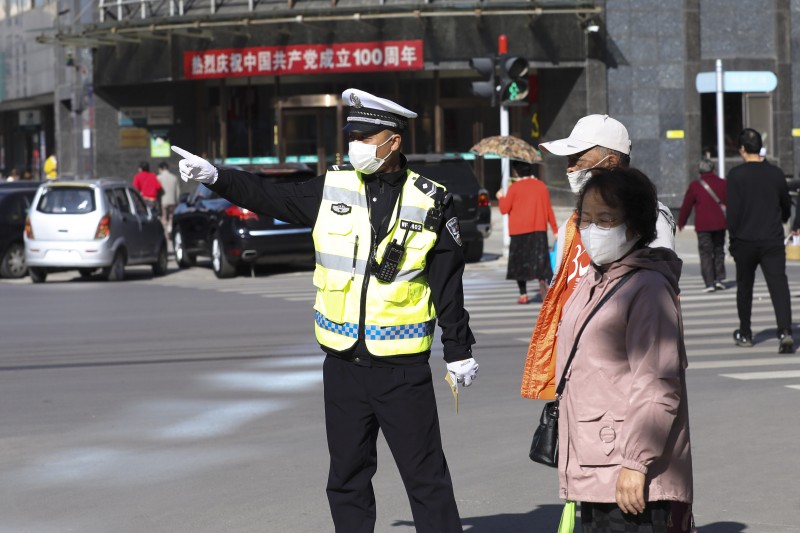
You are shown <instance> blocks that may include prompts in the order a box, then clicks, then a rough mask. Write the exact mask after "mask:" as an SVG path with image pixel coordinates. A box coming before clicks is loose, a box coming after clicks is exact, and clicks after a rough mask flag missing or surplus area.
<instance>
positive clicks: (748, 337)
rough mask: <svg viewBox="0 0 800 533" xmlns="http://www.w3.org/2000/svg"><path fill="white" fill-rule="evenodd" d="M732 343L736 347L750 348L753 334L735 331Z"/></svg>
mask: <svg viewBox="0 0 800 533" xmlns="http://www.w3.org/2000/svg"><path fill="white" fill-rule="evenodd" d="M733 342H735V343H736V346H744V347H747V348H750V347H752V346H753V334H752V333H742V330H740V329H737V330H736V331H734V332H733Z"/></svg>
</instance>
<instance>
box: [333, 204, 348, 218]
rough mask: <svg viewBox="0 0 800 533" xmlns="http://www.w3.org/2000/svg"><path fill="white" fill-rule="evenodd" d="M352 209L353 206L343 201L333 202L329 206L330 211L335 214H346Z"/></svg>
mask: <svg viewBox="0 0 800 533" xmlns="http://www.w3.org/2000/svg"><path fill="white" fill-rule="evenodd" d="M352 210H353V208H352V207H350V206H349V205H347V204H345V203H338V204H333V205H332V206H331V211H333V212H334V213H336V214H337V215H346V214H348V213H350V211H352Z"/></svg>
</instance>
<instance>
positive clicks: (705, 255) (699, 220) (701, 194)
mask: <svg viewBox="0 0 800 533" xmlns="http://www.w3.org/2000/svg"><path fill="white" fill-rule="evenodd" d="M698 170H699V171H700V176H699V177H698V178H697V179H696V180H694V181H693V182H691V183H690V184H689V188H688V190H687V191H686V196H684V197H683V205H682V206H681V212H680V214H679V215H678V230H680V231H683V227H684V226H685V225H686V221H687V220H688V219H689V214H690V213H691V212H692V209H693V208H694V229H695V231H696V232H697V248H698V251H699V252H700V270H701V272H702V275H703V281H704V282H705V284H706V288H705V289H704V291H705V292H714V291H715V290H717V289H719V290H722V289H724V288H725V283H724V282H725V229H726V228H727V223H726V221H725V204H726V202H727V194H726V187H725V180H723V179H722V178H720V177H719V176H717V175H716V174H715V173H714V162H713V161H711V160H710V159H707V158H703V159H701V160H700V163H699V164H698Z"/></svg>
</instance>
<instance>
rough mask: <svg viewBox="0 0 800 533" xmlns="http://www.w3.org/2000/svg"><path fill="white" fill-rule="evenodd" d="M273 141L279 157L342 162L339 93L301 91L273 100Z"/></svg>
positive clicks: (321, 164) (319, 167) (321, 168)
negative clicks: (299, 93) (274, 123)
mask: <svg viewBox="0 0 800 533" xmlns="http://www.w3.org/2000/svg"><path fill="white" fill-rule="evenodd" d="M274 108H275V114H276V117H275V122H276V132H275V142H276V144H277V146H276V148H277V153H278V154H279V157H280V159H281V160H282V161H286V162H301V163H307V164H309V165H310V166H313V165H314V164H316V165H317V171H318V173H319V174H323V173H324V172H325V168H326V167H327V166H328V165H334V164H340V163H342V157H343V156H344V154H345V151H344V150H345V144H344V136H343V133H342V127H343V126H344V115H343V113H344V110H343V106H342V102H341V98H340V97H339V95H335V94H321V95H302V96H292V97H288V98H279V99H277V100H276V102H275V106H274Z"/></svg>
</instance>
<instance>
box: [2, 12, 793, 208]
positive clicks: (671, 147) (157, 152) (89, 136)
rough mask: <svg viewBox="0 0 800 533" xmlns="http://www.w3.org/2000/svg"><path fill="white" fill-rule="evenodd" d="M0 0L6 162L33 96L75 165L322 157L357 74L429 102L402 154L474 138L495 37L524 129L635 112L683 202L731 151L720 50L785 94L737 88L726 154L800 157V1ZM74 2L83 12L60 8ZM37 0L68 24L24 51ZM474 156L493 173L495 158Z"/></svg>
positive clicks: (380, 88)
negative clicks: (478, 90) (41, 77)
mask: <svg viewBox="0 0 800 533" xmlns="http://www.w3.org/2000/svg"><path fill="white" fill-rule="evenodd" d="M3 1H5V6H6V9H5V11H0V17H2V19H0V27H2V28H3V37H2V38H0V43H1V44H0V45H2V47H3V48H2V54H3V55H2V58H3V61H2V62H0V64H2V65H3V67H2V68H0V125H1V126H2V128H3V129H2V130H0V131H2V142H0V146H3V147H4V148H3V149H4V150H5V154H6V155H5V160H0V168H3V166H4V164H5V166H6V167H7V166H8V164H9V162H11V161H12V160H13V164H15V165H30V164H32V163H33V162H34V160H33V152H32V150H31V149H27V150H28V151H27V152H26V151H25V150H22V149H20V148H19V146H18V145H19V143H20V142H21V141H20V140H19V139H20V137H19V132H21V131H27V130H23V128H24V127H30V126H23V125H21V124H19V120H20V118H19V117H20V115H19V112H20V111H26V110H35V109H39V110H40V112H41V116H42V117H43V118H42V120H41V124H40V126H39V127H40V130H41V134H40V136H39V137H37V139H39V142H40V143H41V142H42V141H41V139H44V144H45V145H44V147H40V149H39V154H40V155H39V157H41V153H44V152H46V151H48V149H49V147H51V146H53V145H55V146H56V147H57V150H58V154H59V161H60V163H61V169H62V172H63V173H64V174H66V175H74V176H98V177H105V176H115V177H131V176H132V175H133V173H134V172H135V170H136V167H137V165H138V162H139V161H141V160H149V161H151V163H153V164H155V163H157V162H159V161H161V160H164V159H165V158H168V157H169V156H170V153H169V150H168V148H169V145H170V144H177V145H180V146H182V147H184V148H187V149H189V150H192V151H194V152H196V153H198V154H204V155H205V156H206V157H208V158H210V159H213V160H215V161H219V162H223V163H229V164H232V163H243V162H274V161H287V160H289V161H305V162H308V163H309V164H310V165H312V166H313V165H317V167H318V168H319V169H320V171H322V169H323V168H324V166H325V165H326V164H331V163H334V162H340V161H341V160H342V158H343V156H344V155H345V154H346V143H345V142H344V139H343V136H342V135H341V134H340V133H339V130H340V128H341V126H342V123H343V122H342V121H343V117H344V116H345V113H346V110H345V109H343V108H342V106H341V103H340V102H339V98H338V95H340V94H341V92H342V90H344V89H346V88H348V87H358V88H361V89H364V90H367V91H370V92H374V93H376V94H380V95H384V96H386V97H388V98H392V99H396V100H397V101H399V102H401V103H402V104H403V105H405V106H407V107H409V108H410V109H413V110H415V111H417V112H418V113H419V117H418V118H417V119H415V120H413V121H412V125H411V129H410V133H409V136H408V138H407V139H406V141H405V146H404V150H405V151H406V152H409V153H427V152H454V153H467V152H468V150H469V148H470V147H471V146H472V145H473V144H474V143H475V142H477V141H478V140H480V139H481V138H482V137H485V136H489V135H495V134H498V133H499V129H500V121H499V110H498V108H493V107H491V106H490V103H489V101H488V100H487V99H483V98H478V97H476V96H474V95H472V93H471V82H473V81H477V80H479V79H480V77H479V76H478V74H477V73H476V72H475V71H474V70H472V69H471V68H470V65H469V60H470V58H473V57H482V56H489V55H493V54H495V53H496V52H497V43H498V38H499V36H500V35H505V36H506V37H507V40H508V51H509V53H510V54H512V55H515V56H522V57H524V58H525V59H527V60H528V62H529V65H530V72H529V80H528V81H529V85H530V88H531V90H530V92H529V95H528V97H527V98H526V99H525V100H524V102H523V104H524V105H521V106H518V107H513V108H511V109H510V119H511V120H510V130H511V133H512V134H514V135H517V136H519V137H521V138H523V139H525V140H527V141H529V142H531V143H532V144H537V143H539V142H542V141H544V140H549V139H555V138H559V137H562V136H566V135H567V134H569V131H570V129H571V128H572V126H573V125H574V123H575V122H576V121H577V119H579V118H580V117H581V116H583V115H586V114H589V113H608V114H610V115H612V116H614V117H615V118H618V119H619V120H621V121H622V122H623V123H624V124H625V125H626V126H627V127H628V130H629V132H630V134H631V138H632V140H633V152H632V164H633V165H635V166H637V167H639V168H641V169H642V170H644V171H645V172H646V173H647V174H648V175H649V176H650V177H651V178H652V179H653V180H654V182H655V183H656V184H657V186H658V189H659V195H660V197H661V199H662V201H663V202H664V203H666V204H668V205H670V206H678V205H679V204H680V201H681V199H682V195H683V192H684V190H685V187H686V184H687V183H688V181H690V180H691V179H693V178H694V177H695V176H696V172H695V168H696V162H697V159H698V158H699V157H700V156H701V155H702V154H703V153H710V154H711V156H712V158H713V157H715V156H716V153H717V150H716V118H715V117H716V107H715V100H714V94H710V93H709V94H701V93H699V92H698V90H697V88H696V86H695V78H696V76H697V74H698V73H701V72H707V71H713V70H714V63H715V60H716V59H721V60H722V61H723V65H724V68H725V69H726V70H735V71H769V72H772V73H774V74H775V75H777V78H778V84H777V87H776V88H775V89H774V90H773V91H771V92H767V93H761V92H755V91H754V92H737V93H733V92H731V93H726V94H725V113H724V116H725V119H726V121H725V139H726V151H727V155H728V158H727V161H726V163H727V167H728V168H729V167H730V166H731V165H732V164H735V163H736V162H737V160H736V153H735V139H736V134H738V131H739V130H740V129H741V128H742V127H744V126H752V127H755V128H756V129H758V130H759V131H761V132H762V133H763V134H764V137H765V139H766V144H767V146H768V158H769V159H770V160H772V161H774V162H775V163H776V164H779V165H780V166H781V167H782V168H783V169H784V171H785V172H786V173H787V174H793V173H794V171H795V165H796V163H797V161H796V160H797V158H798V156H799V155H800V151H798V150H797V148H798V147H797V138H796V137H793V135H792V132H793V131H795V132H796V133H798V135H800V132H798V131H797V130H795V129H794V127H795V125H798V126H800V69H796V68H794V67H793V61H792V59H793V58H795V57H796V56H797V54H798V50H799V49H800V48H798V46H800V41H798V37H800V0H765V1H764V2H762V3H761V4H760V5H759V7H758V9H755V8H753V7H752V5H751V4H752V3H747V2H738V1H736V2H730V1H727V0H702V1H701V0H594V1H581V2H578V1H571V0H539V1H531V0H483V1H475V0H471V1H456V0H449V1H446V2H445V1H438V0H383V1H381V2H376V1H369V0H280V1H277V0H262V1H260V2H255V1H254V0H236V1H222V2H221V1H219V0H210V2H203V3H191V2H185V1H184V0H167V1H164V2H155V1H151V0H117V1H109V0H94V1H93V2H91V3H88V4H87V3H82V2H81V0H71V4H70V5H69V6H66V8H64V6H61V8H59V9H54V8H53V6H51V5H49V4H48V5H42V6H39V5H34V4H31V5H29V6H27V9H25V8H16V10H15V9H13V8H12V7H11V5H12V3H11V0H3ZM28 1H29V2H34V3H35V2H37V1H41V0H28ZM59 1H63V0H59ZM64 9H69V10H70V11H71V12H72V13H75V14H78V13H80V14H81V16H80V17H74V16H73V17H68V19H69V20H67V21H66V22H65V21H63V20H61V19H62V18H63V17H62V16H59V15H58V13H60V12H63V11H64ZM33 14H37V15H36V16H37V17H45V14H46V16H47V17H50V20H52V22H51V27H52V28H53V29H51V30H45V29H43V30H42V31H41V32H39V33H38V34H37V33H36V32H31V31H27V32H16V33H15V35H22V34H23V33H24V35H27V36H28V37H27V39H29V40H31V39H32V38H34V37H35V38H36V41H35V42H33V43H32V44H30V45H29V46H30V47H31V48H25V49H24V50H22V51H20V49H19V45H18V44H14V43H18V41H19V37H18V38H15V39H16V40H12V39H9V38H7V37H6V32H5V29H6V28H7V27H18V26H19V25H20V22H19V21H20V20H23V19H24V20H28V19H30V18H33V16H34V15H33ZM26 17H27V18H26ZM24 24H27V25H28V30H30V29H31V25H32V24H33V23H32V22H24ZM45 26H46V25H43V26H42V27H45ZM34 45H35V46H36V47H37V48H36V50H38V49H39V47H45V48H44V49H47V48H46V47H50V48H49V50H51V53H50V56H49V57H50V59H49V60H50V61H52V63H53V70H52V73H53V74H52V79H51V80H50V81H49V84H48V83H45V84H44V85H39V86H36V87H35V88H32V87H31V88H27V89H26V90H25V91H22V92H20V91H19V90H18V89H17V88H16V87H17V85H19V84H20V83H22V82H20V81H19V79H20V76H19V75H18V72H19V68H18V67H16V66H15V65H17V64H18V63H19V62H20V61H21V60H20V57H23V58H28V57H29V56H31V54H32V53H33V52H32V50H33V48H32V47H33V46H34ZM15 46H16V48H15ZM42 54H43V55H44V54H45V53H44V52H42ZM27 61H33V59H30V60H28V59H23V60H22V62H23V63H25V62H27ZM30 64H31V65H32V63H30ZM13 69H17V70H13ZM21 78H22V79H27V80H32V79H33V72H32V70H31V69H29V70H28V71H24V72H23V73H22V75H21ZM24 83H27V84H28V85H26V86H25V87H30V86H31V85H33V84H32V82H24ZM3 86H4V87H5V88H3ZM15 113H16V115H15ZM15 116H16V118H15ZM31 139H33V138H32V137H31ZM26 142H27V141H26ZM30 142H31V143H32V142H33V141H32V140H31V141H30ZM13 143H17V144H13ZM29 144H30V143H29ZM26 146H27V145H26ZM10 153H13V154H14V155H13V157H11V158H10V156H9V154H10ZM173 161H174V159H173ZM475 165H476V170H477V171H478V173H479V175H480V176H481V178H482V179H483V180H484V181H485V184H486V186H487V188H489V189H490V190H495V189H496V188H497V187H498V186H499V181H500V178H499V172H500V170H499V168H500V167H499V164H498V163H497V161H493V160H486V161H480V160H478V161H476V162H475ZM542 174H543V176H544V177H545V179H546V180H547V182H548V185H549V186H550V187H551V190H552V191H553V195H554V196H555V197H556V201H560V202H562V203H564V202H567V203H568V202H571V201H572V199H571V196H570V194H569V193H568V192H567V186H566V178H565V176H564V162H563V160H562V161H559V160H558V159H557V158H547V159H546V161H545V164H544V165H543V168H542Z"/></svg>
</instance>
